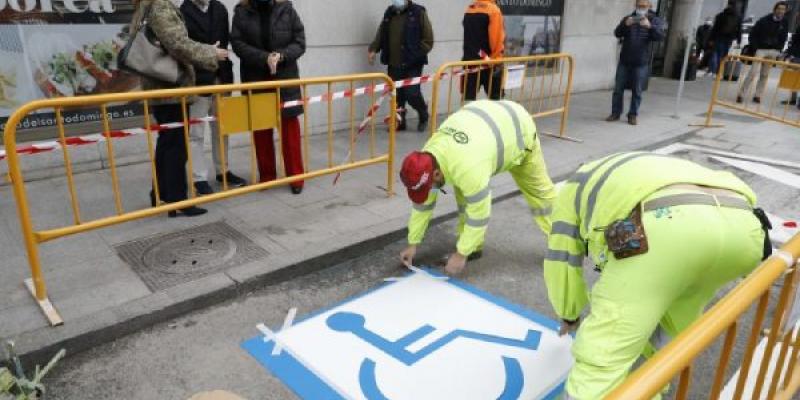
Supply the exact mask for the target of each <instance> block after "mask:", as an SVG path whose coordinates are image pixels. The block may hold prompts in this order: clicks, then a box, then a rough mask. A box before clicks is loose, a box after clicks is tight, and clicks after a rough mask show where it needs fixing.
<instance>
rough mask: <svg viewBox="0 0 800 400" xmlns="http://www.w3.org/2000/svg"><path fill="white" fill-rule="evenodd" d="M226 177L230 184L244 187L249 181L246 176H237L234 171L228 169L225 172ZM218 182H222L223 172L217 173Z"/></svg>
mask: <svg viewBox="0 0 800 400" xmlns="http://www.w3.org/2000/svg"><path fill="white" fill-rule="evenodd" d="M225 178H226V180H227V181H228V186H232V187H242V186H247V181H246V180H244V178H240V177H238V176H236V175H235V174H234V173H233V172H231V171H228V172H226V173H225ZM217 182H219V183H222V174H219V175H217Z"/></svg>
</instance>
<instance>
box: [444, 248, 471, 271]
mask: <svg viewBox="0 0 800 400" xmlns="http://www.w3.org/2000/svg"><path fill="white" fill-rule="evenodd" d="M466 266H467V257H466V256H462V255H461V254H460V253H458V252H455V253H453V254H451V255H450V258H448V259H447V265H445V266H444V271H445V272H447V274H448V275H458V274H460V273H461V272H463V271H464V267H466Z"/></svg>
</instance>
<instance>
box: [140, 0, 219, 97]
mask: <svg viewBox="0 0 800 400" xmlns="http://www.w3.org/2000/svg"><path fill="white" fill-rule="evenodd" d="M150 7H152V11H150V17H149V20H148V21H147V23H148V25H149V26H150V29H152V31H153V33H154V34H155V36H156V37H157V38H158V40H159V41H160V42H161V45H162V46H164V48H165V49H166V50H167V52H168V53H169V54H170V55H171V56H172V57H174V58H175V59H176V60H178V62H179V63H180V64H181V66H182V67H183V71H184V74H183V78H182V79H181V82H180V83H179V84H178V85H172V84H169V83H166V82H162V81H159V80H155V79H149V78H147V77H142V89H144V90H154V89H170V88H175V87H189V86H194V84H195V72H194V66H195V65H196V66H197V67H199V68H202V69H204V70H206V71H216V70H217V66H218V64H217V53H216V50H215V47H214V45H210V44H204V43H200V42H195V41H193V40H191V39H189V34H188V32H187V31H186V26H185V25H184V21H183V16H182V15H181V12H180V10H179V9H178V8H177V7H176V6H175V5H173V4H172V2H171V1H170V0H141V1H140V2H139V5H138V7H137V8H136V12H135V13H134V15H133V19H132V26H131V31H132V32H133V30H134V29H133V28H134V27H138V26H140V25H141V23H142V19H143V18H144V15H145V13H146V12H147V10H148V8H150Z"/></svg>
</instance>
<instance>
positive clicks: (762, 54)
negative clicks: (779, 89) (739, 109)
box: [736, 1, 789, 104]
mask: <svg viewBox="0 0 800 400" xmlns="http://www.w3.org/2000/svg"><path fill="white" fill-rule="evenodd" d="M788 9H789V5H788V3H787V2H785V1H779V2H777V3H775V7H773V9H772V14H768V15H765V16H764V17H762V18H761V19H759V20H758V22H756V24H755V25H754V26H753V30H751V31H750V37H749V38H748V42H749V45H750V46H753V48H755V50H756V55H755V56H756V57H757V58H763V59H766V60H777V59H778V58H779V57H780V56H781V53H782V52H783V47H784V46H785V45H786V39H787V38H788V37H789V20H788V19H787V18H785V16H786V11H788ZM756 69H758V70H759V71H760V74H759V77H758V84H757V85H756V92H755V94H754V95H753V103H756V104H760V103H761V96H762V95H763V94H764V90H765V89H766V87H767V81H768V80H769V72H770V70H771V69H772V64H770V63H769V61H767V62H759V63H753V65H751V66H750V70H749V71H747V76H746V77H745V78H744V83H743V84H742V87H740V88H739V94H738V95H737V96H736V102H737V103H742V102H743V101H744V97H745V96H747V95H748V94H749V92H750V86H752V85H753V79H755V76H756Z"/></svg>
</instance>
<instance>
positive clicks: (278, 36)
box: [231, 0, 306, 118]
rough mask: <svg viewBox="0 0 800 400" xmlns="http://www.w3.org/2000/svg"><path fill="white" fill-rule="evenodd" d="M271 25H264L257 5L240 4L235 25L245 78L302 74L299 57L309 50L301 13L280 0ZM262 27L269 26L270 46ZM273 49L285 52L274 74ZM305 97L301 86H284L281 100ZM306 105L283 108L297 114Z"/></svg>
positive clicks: (233, 41) (255, 79)
mask: <svg viewBox="0 0 800 400" xmlns="http://www.w3.org/2000/svg"><path fill="white" fill-rule="evenodd" d="M269 25H270V26H268V27H263V26H261V16H260V15H259V12H258V9H257V8H256V6H255V5H253V4H251V3H250V2H249V1H247V0H245V1H243V2H242V3H240V4H239V5H237V6H236V8H235V9H234V13H233V27H232V28H231V45H232V46H233V52H234V53H236V55H237V56H239V59H240V60H241V69H240V71H241V76H242V82H259V81H273V80H284V79H297V78H300V70H299V68H298V66H297V60H298V59H299V58H300V57H301V56H302V55H303V54H304V53H305V52H306V33H305V28H304V27H303V22H302V21H301V20H300V16H299V15H298V14H297V11H295V9H294V7H293V6H292V3H291V2H290V1H288V0H276V1H275V4H274V7H273V9H272V15H271V16H270V24H269ZM262 29H269V30H270V31H269V35H270V48H269V49H267V48H265V45H264V44H263V40H262ZM272 52H278V53H281V54H282V55H283V61H281V62H280V63H279V64H278V70H277V73H276V74H275V75H272V74H270V71H269V67H268V66H267V56H269V54H270V53H272ZM300 99H302V93H301V90H300V87H291V88H283V89H281V101H291V100H300ZM302 113H303V107H302V106H298V107H292V108H289V109H284V110H283V114H282V115H283V117H284V118H289V117H296V116H298V115H300V114H302Z"/></svg>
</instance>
